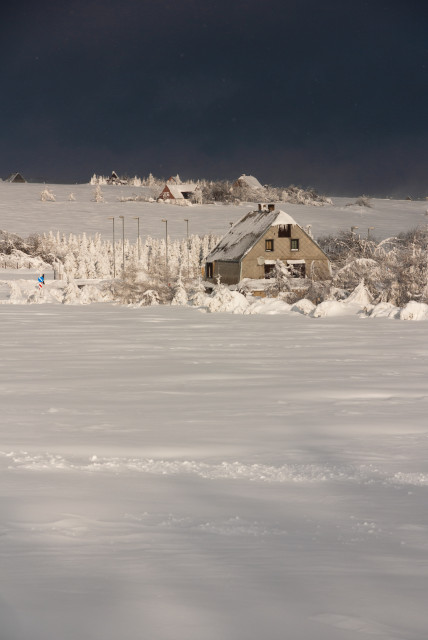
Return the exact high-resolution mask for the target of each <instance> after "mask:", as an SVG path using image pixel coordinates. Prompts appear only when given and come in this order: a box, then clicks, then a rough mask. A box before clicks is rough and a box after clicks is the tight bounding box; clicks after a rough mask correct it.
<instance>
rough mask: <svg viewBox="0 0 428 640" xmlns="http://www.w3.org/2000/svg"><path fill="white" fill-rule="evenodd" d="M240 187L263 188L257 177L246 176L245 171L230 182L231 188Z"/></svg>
mask: <svg viewBox="0 0 428 640" xmlns="http://www.w3.org/2000/svg"><path fill="white" fill-rule="evenodd" d="M242 187H246V188H247V189H263V185H261V184H260V182H259V181H258V180H257V178H255V177H254V176H246V175H245V173H243V174H242V176H240V177H239V178H238V179H237V180H235V182H234V183H233V184H232V189H238V188H242Z"/></svg>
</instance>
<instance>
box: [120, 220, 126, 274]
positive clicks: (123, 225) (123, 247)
mask: <svg viewBox="0 0 428 640" xmlns="http://www.w3.org/2000/svg"><path fill="white" fill-rule="evenodd" d="M119 218H122V255H123V261H122V277H123V276H124V275H125V216H119Z"/></svg>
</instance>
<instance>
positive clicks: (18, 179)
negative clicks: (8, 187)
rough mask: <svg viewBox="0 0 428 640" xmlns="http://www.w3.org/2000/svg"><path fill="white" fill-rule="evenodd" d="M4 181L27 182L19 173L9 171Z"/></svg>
mask: <svg viewBox="0 0 428 640" xmlns="http://www.w3.org/2000/svg"><path fill="white" fill-rule="evenodd" d="M5 182H27V181H26V179H25V178H23V177H22V175H21V174H20V173H11V174H10V176H8V177H7V178H6V179H5Z"/></svg>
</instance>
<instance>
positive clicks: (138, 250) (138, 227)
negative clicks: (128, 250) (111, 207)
mask: <svg viewBox="0 0 428 640" xmlns="http://www.w3.org/2000/svg"><path fill="white" fill-rule="evenodd" d="M134 220H136V221H137V255H138V262H140V218H139V217H136V218H134Z"/></svg>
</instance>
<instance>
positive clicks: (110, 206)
mask: <svg viewBox="0 0 428 640" xmlns="http://www.w3.org/2000/svg"><path fill="white" fill-rule="evenodd" d="M44 187H45V185H42V184H30V183H28V184H8V183H4V182H3V183H2V182H0V229H3V230H5V231H8V232H10V233H16V234H18V235H20V236H21V237H27V236H29V235H30V234H32V233H45V232H46V233H47V232H49V231H51V230H52V231H53V232H54V233H56V232H57V231H59V232H60V233H61V234H62V233H65V234H69V233H73V234H82V233H86V234H87V235H88V236H95V235H96V234H98V233H99V234H100V235H101V237H102V238H103V239H106V240H111V239H112V221H111V220H109V217H115V218H116V219H115V223H116V238H117V240H120V239H121V237H122V220H120V219H119V218H118V216H119V215H123V216H125V240H129V241H130V242H135V241H136V238H137V221H136V220H134V217H136V216H140V233H141V238H142V240H144V238H145V237H146V236H151V237H152V238H163V237H164V236H165V224H164V223H163V222H162V219H167V220H168V235H169V236H170V237H171V238H172V239H178V238H180V239H181V238H185V237H186V222H185V220H184V219H185V218H188V219H189V232H190V234H197V235H200V236H203V235H205V234H208V233H212V234H213V235H215V236H223V235H224V234H225V233H226V231H228V229H229V228H230V222H236V221H237V220H238V219H239V218H241V217H242V216H243V215H244V213H246V212H247V211H251V210H252V209H255V208H256V207H257V205H256V204H254V203H242V204H241V205H240V206H234V205H221V204H216V205H195V206H193V207H178V206H175V205H168V204H163V203H157V202H153V203H150V202H132V201H128V202H120V199H121V198H125V197H128V196H132V195H133V194H135V195H139V194H140V192H141V193H142V192H145V189H146V188H145V187H125V186H124V187H121V186H103V187H102V192H103V194H104V197H105V202H94V201H93V199H94V189H95V188H94V187H93V186H92V185H89V184H81V185H50V188H51V190H52V191H53V193H54V194H55V197H56V201H55V202H42V201H41V200H40V193H41V191H42V190H43V188H44ZM71 192H72V193H73V194H74V196H75V200H74V201H70V200H69V195H70V193H71ZM332 200H333V205H325V206H322V207H313V206H310V205H293V204H289V203H283V204H282V205H281V206H280V208H281V209H283V210H284V211H286V213H288V214H289V215H291V216H292V217H293V218H294V219H295V220H296V222H297V223H298V224H300V225H301V226H306V225H308V224H310V225H312V233H313V235H314V237H315V238H317V237H318V236H321V235H328V234H330V233H335V232H337V231H339V230H340V229H347V230H348V231H349V230H350V228H351V226H356V227H358V230H357V233H359V234H361V235H362V236H364V237H366V235H367V230H368V228H369V227H374V230H371V231H370V233H371V235H372V236H373V237H376V238H378V239H379V240H382V239H383V238H387V237H390V236H393V235H394V234H397V233H400V232H401V231H405V230H406V229H412V228H414V227H417V226H419V225H425V224H426V223H427V215H426V214H427V207H428V204H427V202H423V201H415V202H411V201H407V200H379V199H372V200H371V208H368V207H360V206H357V205H355V204H352V206H347V205H348V204H350V203H353V202H355V197H349V198H332Z"/></svg>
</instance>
